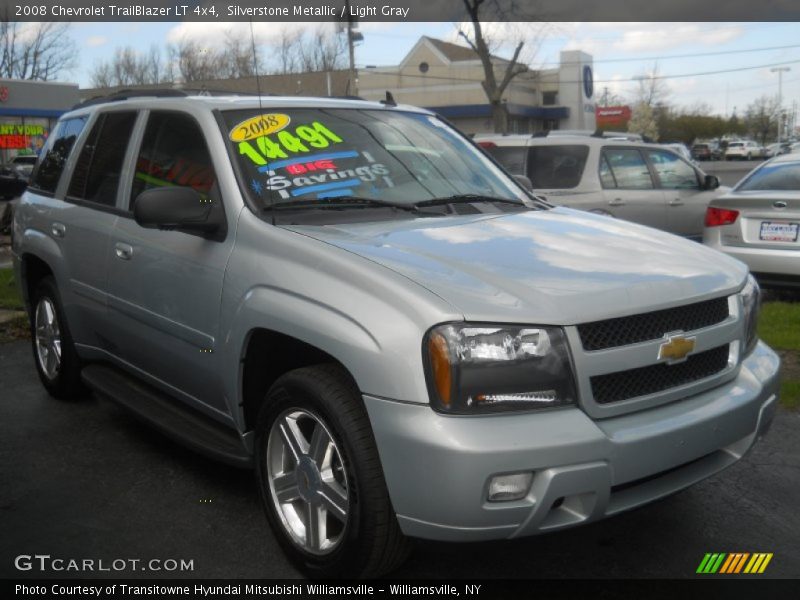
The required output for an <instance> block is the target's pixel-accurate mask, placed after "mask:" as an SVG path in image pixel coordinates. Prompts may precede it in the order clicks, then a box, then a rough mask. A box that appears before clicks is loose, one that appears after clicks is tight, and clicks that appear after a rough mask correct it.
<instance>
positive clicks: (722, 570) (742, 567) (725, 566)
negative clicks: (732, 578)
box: [696, 552, 772, 575]
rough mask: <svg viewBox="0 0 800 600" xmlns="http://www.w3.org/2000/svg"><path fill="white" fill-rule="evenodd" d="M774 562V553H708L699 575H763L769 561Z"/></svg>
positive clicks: (701, 562) (698, 570)
mask: <svg viewBox="0 0 800 600" xmlns="http://www.w3.org/2000/svg"><path fill="white" fill-rule="evenodd" d="M771 560H772V552H754V553H752V554H751V553H749V552H731V553H725V552H720V553H710V552H709V553H706V555H705V556H704V557H703V560H702V561H700V566H699V567H697V571H696V572H697V573H700V574H703V575H713V574H715V573H718V574H720V575H722V574H724V575H738V574H740V573H749V574H757V573H763V572H764V571H765V570H766V568H767V565H768V564H769V561H771Z"/></svg>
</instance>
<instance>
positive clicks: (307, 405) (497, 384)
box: [13, 90, 780, 577]
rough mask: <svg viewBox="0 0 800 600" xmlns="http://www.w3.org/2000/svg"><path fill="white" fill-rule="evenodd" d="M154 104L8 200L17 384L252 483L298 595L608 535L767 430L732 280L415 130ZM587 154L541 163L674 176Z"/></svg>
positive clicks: (664, 238) (750, 312)
mask: <svg viewBox="0 0 800 600" xmlns="http://www.w3.org/2000/svg"><path fill="white" fill-rule="evenodd" d="M146 93H147V95H148V96H149V97H135V96H129V95H126V94H119V95H116V96H112V97H110V98H107V99H105V100H93V101H89V103H87V104H84V105H82V106H79V107H78V108H76V109H75V110H73V111H71V112H68V113H66V114H65V115H63V116H62V117H61V119H60V120H59V121H58V123H57V125H56V126H55V127H54V128H53V130H52V132H51V134H50V136H49V137H48V140H47V142H46V145H45V147H44V149H43V154H42V159H41V161H40V162H39V163H38V164H37V167H36V169H35V171H34V174H33V178H32V180H31V184H30V187H29V189H28V192H26V193H25V194H24V195H23V196H22V199H21V200H20V204H19V208H18V210H17V211H16V214H15V218H14V236H13V260H14V269H15V279H16V281H17V282H19V284H20V286H21V291H22V294H23V297H24V299H25V302H26V306H27V308H28V314H29V316H30V319H31V332H32V349H33V356H34V361H35V365H36V370H37V372H38V374H39V378H40V380H41V382H42V384H43V386H44V387H45V389H47V391H48V392H49V393H50V394H51V395H53V396H55V397H57V398H75V397H78V396H80V395H81V394H82V393H83V386H84V385H87V386H88V387H89V388H90V389H92V390H94V392H95V393H97V394H98V395H100V396H103V397H106V398H111V399H113V400H115V401H116V402H119V403H120V404H121V405H123V406H125V407H126V408H128V409H129V410H131V411H133V412H134V413H135V414H136V415H138V417H139V418H141V419H144V420H147V421H150V422H152V423H153V424H154V425H155V426H156V427H157V428H158V429H160V430H161V431H163V432H165V433H167V434H169V435H171V436H173V437H174V438H176V439H178V440H180V441H182V442H184V443H186V444H188V445H189V446H190V447H192V448H194V449H196V450H198V451H200V452H202V453H204V454H206V455H208V456H210V457H213V458H216V459H219V460H222V461H225V462H227V463H229V464H231V465H235V466H240V467H245V468H253V469H254V470H255V473H256V478H257V481H258V488H259V491H260V496H261V500H262V503H263V506H264V509H265V512H266V515H267V519H268V521H269V523H270V525H271V526H272V528H273V530H274V533H275V536H276V538H277V540H278V542H279V543H280V544H281V546H282V547H283V548H284V549H285V550H286V552H287V554H288V555H289V556H290V557H291V559H292V560H293V561H294V562H295V563H296V564H297V565H299V567H300V568H302V569H303V570H304V571H305V572H307V573H309V574H310V575H312V576H326V577H333V576H336V577H355V576H368V575H377V574H380V573H384V572H387V571H389V570H391V569H392V568H394V567H396V566H397V565H398V564H399V563H400V562H401V561H402V560H403V559H404V557H405V556H406V555H407V552H408V550H409V545H408V539H407V538H408V537H418V538H425V539H434V540H447V541H451V542H464V541H470V540H490V539H508V538H518V537H520V536H526V535H534V534H537V533H543V532H553V531H556V530H558V529H562V528H566V527H571V526H574V525H579V524H584V523H589V522H592V521H595V520H598V519H601V518H603V517H606V516H610V515H615V514H618V513H620V512H622V511H625V510H629V509H632V508H635V507H637V506H640V505H643V504H645V503H647V502H650V501H653V500H656V499H658V498H662V497H665V496H668V495H670V494H672V493H674V492H676V491H678V490H680V489H682V488H685V487H687V486H689V485H691V484H693V483H695V482H697V481H700V480H701V479H703V478H705V477H708V476H710V475H713V474H715V473H718V472H719V471H721V470H722V469H724V468H726V467H727V466H729V465H731V464H733V463H735V462H736V461H737V460H738V459H739V458H741V457H742V456H743V455H745V454H746V453H747V451H748V450H749V449H750V448H751V447H752V446H753V444H754V443H755V442H756V440H757V439H758V438H759V437H760V436H761V435H763V434H764V433H765V432H766V431H767V428H768V427H769V424H770V422H771V420H772V417H773V414H774V412H775V410H776V406H777V394H778V388H779V385H778V371H779V366H780V361H779V358H778V356H777V355H776V353H775V352H773V351H772V350H771V349H769V348H768V347H767V346H766V345H764V344H763V343H761V342H759V341H758V339H757V336H756V322H757V317H758V307H759V302H758V298H759V290H758V286H757V284H756V283H755V281H754V280H753V279H752V278H751V277H750V276H749V274H748V272H747V268H746V267H745V266H744V265H743V264H742V263H740V262H738V261H735V260H733V259H729V258H727V257H725V256H722V255H720V254H719V253H718V252H714V251H713V250H711V249H709V248H707V247H705V246H703V245H701V244H695V243H691V242H688V241H686V240H682V239H680V238H677V237H675V236H672V235H668V234H665V233H662V232H659V231H656V230H653V229H649V228H646V227H641V226H638V225H635V224H633V223H627V222H624V221H618V220H612V219H608V218H606V217H603V216H599V215H594V214H590V213H588V212H579V211H574V210H571V209H568V208H563V207H554V206H552V205H549V204H547V203H545V202H542V201H540V200H538V199H536V198H534V197H533V196H531V195H529V194H528V192H527V191H526V190H525V189H524V188H523V187H521V186H520V185H519V184H518V183H517V182H516V181H515V180H514V179H512V178H511V177H510V176H509V175H508V174H507V173H506V172H505V171H504V170H502V169H501V168H499V167H498V166H497V165H496V164H495V162H494V161H493V160H491V159H490V158H489V157H488V156H486V154H485V153H483V152H482V151H480V149H479V148H477V147H476V146H475V145H474V144H473V143H472V142H471V141H470V140H469V139H468V138H467V137H465V136H463V135H462V134H461V133H460V132H458V131H457V130H455V129H453V128H451V127H450V126H449V125H448V124H447V123H446V122H445V121H442V120H441V119H439V118H438V117H437V116H436V115H435V114H434V113H432V112H429V111H426V110H422V109H416V108H412V107H407V106H396V105H395V104H394V103H393V102H387V103H385V104H384V103H373V102H365V101H357V100H337V99H331V98H299V97H286V98H283V97H277V96H269V97H266V96H265V97H262V98H245V97H222V98H219V97H216V98H215V97H210V96H185V97H183V96H178V95H179V94H181V92H177V91H175V90H168V91H165V92H163V93H160V92H157V91H156V90H148V91H147V92H146ZM167 94H168V95H169V97H167ZM162 96H163V97H162ZM600 144H601V142H600V141H597V142H596V143H595V142H594V141H592V140H589V141H586V140H583V142H578V141H575V142H570V144H569V148H571V149H567V150H560V151H558V152H556V153H555V154H554V156H558V157H563V158H564V159H565V160H564V161H561V162H562V163H564V164H565V166H570V165H568V164H566V163H567V162H569V161H567V160H566V159H569V158H571V159H574V160H576V161H577V160H579V159H580V160H585V158H586V156H593V154H592V152H596V153H598V155H602V157H603V160H605V161H606V162H607V163H608V164H609V166H610V167H614V168H618V167H621V168H619V170H618V171H613V172H614V173H616V174H615V175H614V176H615V177H619V178H620V181H628V180H637V177H638V173H637V172H636V171H637V169H640V168H642V165H643V164H644V165H646V168H647V175H648V177H649V176H651V174H655V176H658V174H659V173H662V174H663V177H668V173H669V171H665V170H663V169H660V168H659V167H660V166H664V165H667V166H669V165H673V166H674V162H675V160H680V159H677V157H675V155H674V154H672V153H670V152H669V151H667V150H663V149H659V148H653V149H652V152H655V153H659V152H662V153H667V155H666V156H663V157H662V156H661V155H658V154H655V155H653V156H649V155H648V152H651V149H650V148H647V147H640V146H625V147H618V146H612V147H610V150H609V153H608V154H605V153H604V152H601V151H604V150H605V147H604V146H602V145H600ZM574 146H577V148H574ZM592 149H594V150H592ZM534 150H535V148H534ZM623 151H624V153H625V152H634V153H638V154H637V155H636V157H638V158H639V159H641V160H642V161H645V162H639V163H635V161H631V162H629V163H620V162H618V161H616V160H615V157H616V155H615V154H614V152H623ZM625 156H628V154H626V155H625ZM581 157H583V159H581ZM662 158H663V162H662ZM634 163H635V164H636V165H638V166H633V165H634ZM626 165H629V166H626ZM573 166H574V165H573ZM680 168H681V169H682V171H681V172H684V171H685V169H683V167H680ZM626 169H627V170H626ZM651 169H652V171H651ZM609 172H611V170H610V169H609ZM534 173H535V174H538V173H539V171H538V170H536V169H534ZM692 173H695V171H692ZM676 174H677V173H676ZM665 210H666V209H665ZM29 410H39V409H38V408H36V407H29ZM43 418H44V417H43ZM81 435H83V434H82V432H80V431H75V436H76V438H78V437H80V436H81ZM76 468H81V467H80V466H78V467H76ZM91 509H92V508H91V506H87V507H86V510H87V511H90V510H91ZM176 510H181V511H182V510H185V509H184V508H183V507H176ZM233 516H234V515H232V517H233ZM75 518H79V515H78V516H76V517H75ZM487 560H491V559H490V558H488V559H487Z"/></svg>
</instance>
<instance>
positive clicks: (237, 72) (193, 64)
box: [167, 32, 261, 83]
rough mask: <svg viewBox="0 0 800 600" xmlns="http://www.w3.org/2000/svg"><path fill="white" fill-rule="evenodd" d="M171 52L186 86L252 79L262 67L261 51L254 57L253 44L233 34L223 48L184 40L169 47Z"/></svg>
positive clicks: (172, 60)
mask: <svg viewBox="0 0 800 600" xmlns="http://www.w3.org/2000/svg"><path fill="white" fill-rule="evenodd" d="M167 52H168V54H169V58H170V62H171V63H172V65H174V67H175V69H177V72H178V74H179V75H180V78H181V80H182V81H183V82H184V83H191V82H202V81H211V80H214V79H236V78H240V77H251V76H253V75H255V73H256V67H257V65H260V64H261V59H260V56H259V54H258V51H256V54H255V55H254V54H253V46H252V44H251V43H250V42H249V41H247V40H243V39H241V38H237V37H235V36H234V35H233V34H231V33H230V32H229V33H227V34H226V36H225V42H224V45H223V47H222V48H215V47H211V46H205V45H204V44H201V43H200V42H198V41H197V40H192V39H188V38H184V39H182V40H180V41H179V42H177V43H176V44H171V45H169V46H168V49H167Z"/></svg>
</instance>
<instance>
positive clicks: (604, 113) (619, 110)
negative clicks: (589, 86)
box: [594, 106, 631, 128]
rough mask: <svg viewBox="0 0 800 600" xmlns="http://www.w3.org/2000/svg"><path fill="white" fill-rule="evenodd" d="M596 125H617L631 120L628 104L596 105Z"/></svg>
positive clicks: (625, 123) (601, 126)
mask: <svg viewBox="0 0 800 600" xmlns="http://www.w3.org/2000/svg"><path fill="white" fill-rule="evenodd" d="M594 116H595V122H596V123H597V127H600V128H603V127H619V126H622V125H627V124H628V121H630V120H631V109H630V107H629V106H598V107H596V108H595V112H594Z"/></svg>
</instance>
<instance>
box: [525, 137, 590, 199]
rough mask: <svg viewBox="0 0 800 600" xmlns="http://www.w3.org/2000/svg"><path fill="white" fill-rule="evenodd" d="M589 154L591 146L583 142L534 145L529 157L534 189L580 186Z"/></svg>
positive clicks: (529, 170)
mask: <svg viewBox="0 0 800 600" xmlns="http://www.w3.org/2000/svg"><path fill="white" fill-rule="evenodd" d="M588 156H589V146H585V145H582V144H574V145H568V144H565V145H558V146H556V145H552V146H532V147H531V148H530V157H529V159H528V177H529V178H530V180H531V182H532V183H533V187H534V189H536V188H541V189H571V188H575V187H578V184H579V183H580V182H581V178H582V177H583V170H584V169H585V168H586V158H587V157H588Z"/></svg>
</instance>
